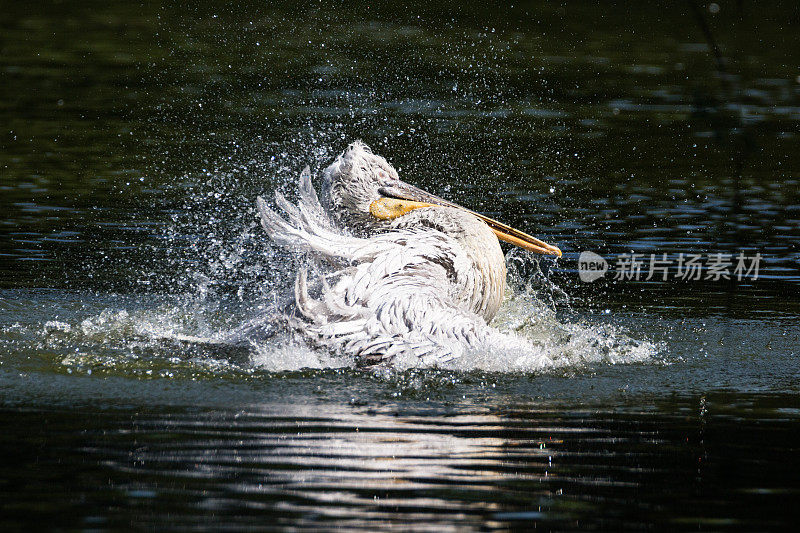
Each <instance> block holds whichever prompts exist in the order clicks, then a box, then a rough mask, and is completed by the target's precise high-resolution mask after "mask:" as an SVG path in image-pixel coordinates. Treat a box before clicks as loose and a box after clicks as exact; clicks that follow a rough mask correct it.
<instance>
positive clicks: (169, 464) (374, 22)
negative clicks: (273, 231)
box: [0, 2, 800, 531]
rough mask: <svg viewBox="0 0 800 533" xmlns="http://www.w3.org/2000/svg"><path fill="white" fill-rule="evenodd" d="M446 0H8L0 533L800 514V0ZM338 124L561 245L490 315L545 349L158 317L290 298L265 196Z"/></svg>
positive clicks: (762, 524)
mask: <svg viewBox="0 0 800 533" xmlns="http://www.w3.org/2000/svg"><path fill="white" fill-rule="evenodd" d="M462 4H463V3H440V4H434V3H430V4H426V5H419V6H415V7H407V6H404V5H403V4H400V3H390V4H385V5H383V6H378V5H372V4H363V3H355V4H350V3H338V4H337V5H336V6H335V7H332V6H324V5H320V4H315V3H310V4H304V5H300V6H295V5H294V4H287V5H284V6H267V5H266V4H265V3H258V2H237V3H235V4H224V3H219V4H215V3H212V2H201V3H197V4H195V5H194V6H192V7H188V8H187V7H186V6H183V5H179V4H177V3H175V4H163V5H158V4H156V3H149V2H148V3H144V4H141V5H116V4H113V5H109V4H108V3H101V2H83V3H81V4H80V5H77V4H74V3H55V4H52V3H41V4H38V3H20V4H9V5H4V7H3V16H2V17H0V35H2V37H0V79H1V80H2V83H0V198H2V200H0V207H2V211H3V214H2V217H0V428H2V431H0V465H2V466H0V501H2V504H0V528H2V529H4V530H6V529H8V530H11V529H32V528H34V527H36V528H41V527H47V528H57V529H103V528H113V529H120V528H129V527H135V528H157V529H165V528H175V529H190V528H191V529H196V528H215V529H222V528H228V529H233V528H245V527H247V528H254V529H282V528H292V527H295V528H318V529H327V528H330V527H332V526H334V525H338V526H340V527H345V528H348V529H364V530H374V529H392V528H394V529H401V528H402V529H409V530H432V531H444V530H473V529H474V530H486V529H528V528H540V529H546V530H550V529H577V528H587V529H592V528H594V529H620V528H631V529H643V528H659V529H667V528H669V529H689V528H691V529H700V530H726V529H748V530H754V529H759V530H763V529H782V528H786V527H787V526H788V525H789V524H795V523H796V519H797V511H796V508H797V505H796V503H797V501H798V497H800V458H798V453H797V449H798V439H797V435H798V434H800V432H799V431H798V430H800V396H798V393H800V365H799V364H798V358H799V357H800V323H798V319H799V318H800V290H799V289H800V130H799V129H798V125H800V70H798V65H800V34H798V32H796V31H795V29H794V28H796V26H797V23H798V21H800V10H798V8H797V7H796V6H795V5H793V4H790V3H785V4H786V5H784V6H779V5H772V6H762V5H759V6H755V5H750V4H747V3H743V2H740V3H734V2H719V3H709V4H696V6H697V8H696V9H692V7H691V6H693V5H694V4H693V3H691V2H689V3H685V4H680V5H679V6H675V5H672V4H670V3H641V4H636V5H632V6H627V7H622V6H613V7H611V6H609V7H601V6H597V5H595V4H594V3H589V2H576V3H569V4H568V5H567V6H561V5H554V3H550V2H534V3H526V4H524V5H517V4H516V3H515V4H514V6H507V5H504V6H502V7H497V6H489V5H484V6H476V7H468V6H465V5H462ZM359 138H360V139H363V140H364V141H365V142H366V143H368V144H369V145H370V146H371V147H372V148H373V150H374V151H376V152H377V153H380V154H382V155H384V156H385V157H387V159H389V161H390V162H392V163H393V164H394V166H395V167H396V168H398V169H399V171H400V174H401V176H402V177H404V178H405V179H406V180H407V181H410V182H412V183H414V184H416V185H419V186H421V187H423V188H426V189H427V190H430V191H431V192H434V193H437V194H439V195H440V196H443V197H446V198H449V199H451V200H455V201H457V202H459V203H460V204H462V205H465V206H468V207H471V208H473V209H475V210H477V211H481V212H483V213H486V214H488V215H490V216H492V217H493V218H497V219H499V220H502V221H504V222H507V223H509V224H512V225H513V226H515V227H519V228H521V229H523V230H524V231H527V232H529V233H532V234H534V235H537V236H539V237H541V238H543V239H544V240H546V241H547V242H550V243H553V244H557V245H558V246H559V247H561V249H562V250H563V251H564V257H563V258H562V259H560V260H559V261H557V262H554V261H552V260H549V259H541V260H539V261H537V260H536V258H533V257H531V256H529V255H527V254H525V253H522V252H519V251H509V255H508V262H509V264H510V265H511V267H512V268H511V275H510V281H511V286H512V291H511V293H510V294H509V298H508V299H507V302H506V303H505V304H504V307H503V308H502V309H501V312H500V315H499V316H498V318H497V319H496V321H495V325H496V326H497V327H499V328H501V329H503V330H506V331H515V332H517V333H519V334H520V335H523V336H524V337H526V338H528V339H529V340H530V341H531V342H532V343H534V344H535V345H536V346H537V350H539V352H538V353H543V354H545V355H546V356H547V357H548V359H549V360H551V361H552V365H548V366H547V367H545V368H541V367H540V366H538V365H534V364H532V363H531V362H530V361H529V358H527V356H526V354H509V353H481V354H470V355H468V356H466V357H465V358H463V359H462V360H460V361H459V362H457V364H455V365H454V366H453V367H452V368H447V369H441V368H419V367H417V368H405V369H400V370H386V369H384V370H380V371H364V370H359V369H356V368H354V367H353V365H352V363H351V362H349V361H347V360H345V359H342V358H339V357H337V356H335V355H334V354H327V353H321V352H318V351H314V350H311V349H309V348H307V347H305V346H303V345H302V343H300V342H298V341H297V340H296V339H292V338H291V336H290V335H289V334H278V335H276V336H275V337H273V338H272V339H271V340H269V341H266V342H263V343H260V344H257V345H253V346H251V347H249V348H244V349H232V348H222V347H215V346H213V345H209V344H190V343H185V342H182V341H180V340H178V339H179V336H180V335H192V336H200V337H211V338H215V337H219V336H222V335H224V334H225V333H226V332H228V331H230V330H232V329H234V328H236V327H237V326H239V325H240V324H242V323H243V322H245V321H247V320H252V319H254V318H257V317H259V316H262V315H264V314H265V313H268V312H269V311H270V310H273V309H274V308H275V306H276V302H278V301H280V300H281V298H283V297H284V296H285V294H286V293H287V291H288V290H290V288H291V286H292V284H293V282H294V271H295V270H296V265H297V263H296V258H293V257H292V256H291V254H287V253H285V252H281V251H279V250H277V249H275V248H273V247H272V246H271V245H270V244H269V243H268V240H267V238H266V236H265V235H264V233H263V231H262V230H261V228H260V227H259V226H258V224H257V220H256V218H255V210H254V200H255V197H256V196H258V195H260V194H267V195H269V194H271V193H272V192H273V191H275V190H280V191H283V192H285V193H287V194H288V195H289V196H290V197H291V196H292V194H293V193H294V186H295V185H294V184H295V180H296V177H297V175H298V174H299V172H300V170H302V168H303V167H304V166H305V165H307V164H308V165H310V166H311V169H312V173H313V175H314V176H319V173H320V170H321V169H322V168H324V167H325V166H326V165H327V164H328V163H329V162H330V161H331V160H332V159H333V158H334V157H335V156H336V155H337V154H338V153H340V152H341V151H342V150H343V149H344V148H345V147H346V146H347V143H348V142H351V141H352V140H354V139H359ZM584 251H592V252H595V253H597V254H599V255H600V256H601V257H602V258H604V259H605V260H607V262H608V265H609V271H608V272H607V273H606V275H605V276H604V277H603V278H601V279H599V280H596V281H594V282H592V283H586V282H582V281H581V280H580V279H579V263H578V258H579V254H580V253H581V252H584ZM632 254H641V255H640V256H635V257H638V258H639V259H640V260H641V261H642V263H643V266H642V267H641V268H642V269H643V270H642V272H641V273H640V274H641V275H640V276H635V275H633V273H632V272H630V271H627V272H626V271H625V270H624V269H625V265H626V264H625V260H626V258H627V259H631V258H632V257H634V256H633V255H632ZM651 254H654V255H655V257H654V259H659V258H660V259H662V260H666V261H667V262H668V263H669V265H668V268H667V270H666V271H655V274H654V275H652V276H650V279H646V278H648V274H649V270H648V266H649V264H650V261H651V257H650V256H651ZM663 254H666V256H665V255H663ZM717 254H723V255H722V256H721V257H723V258H728V259H729V260H730V261H731V265H730V268H729V275H728V277H729V278H730V279H725V278H721V279H714V276H709V273H710V271H709V270H708V265H709V263H710V262H711V261H712V260H713V258H714V257H718V258H719V256H717ZM739 254H742V256H743V257H746V258H753V257H756V254H759V257H760V260H759V270H758V274H757V276H756V275H755V272H754V271H750V273H749V275H744V276H737V275H736V274H735V272H734V269H735V267H736V266H737V257H738V256H739ZM690 255H699V256H700V259H701V261H702V262H703V266H704V270H703V271H702V272H701V275H700V279H680V278H681V271H680V270H679V269H678V261H679V258H684V259H686V258H688V257H689V256H690ZM748 264H750V263H748ZM684 270H685V269H684ZM684 274H685V272H684ZM665 276H666V278H667V279H666V280H664V279H663V278H664V277H665ZM684 277H686V276H684ZM739 277H741V279H738V278H739ZM616 278H619V279H616ZM637 278H638V279H637Z"/></svg>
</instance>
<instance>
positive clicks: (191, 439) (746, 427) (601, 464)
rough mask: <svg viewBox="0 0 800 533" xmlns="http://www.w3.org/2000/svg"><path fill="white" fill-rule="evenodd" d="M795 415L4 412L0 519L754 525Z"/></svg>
mask: <svg viewBox="0 0 800 533" xmlns="http://www.w3.org/2000/svg"><path fill="white" fill-rule="evenodd" d="M798 407H800V406H799V405H798V404H797V402H796V401H790V400H788V399H787V398H786V397H771V396H746V397H741V396H740V397H731V396H729V395H725V394H717V395H712V396H708V397H705V396H704V397H699V398H698V397H693V398H685V399H681V398H677V399H673V400H667V401H664V400H658V401H655V402H649V401H648V402H645V403H644V404H643V405H630V406H627V407H621V408H617V409H611V410H608V409H603V408H590V409H581V408H568V409H564V408H561V407H559V406H557V405H550V406H539V407H535V406H519V405H515V404H513V403H512V404H509V405H508V406H506V407H504V408H476V407H475V406H474V405H469V404H466V405H465V404H456V405H453V406H452V407H450V408H446V407H444V406H442V405H437V404H435V403H434V404H432V403H427V404H425V403H423V404H416V403H413V402H411V403H407V404H405V405H404V406H402V407H389V406H385V407H381V406H378V407H375V408H369V407H358V406H354V405H352V404H351V405H346V404H329V403H322V404H321V403H319V402H314V401H312V402H310V403H301V404H298V403H292V404H269V405H265V406H251V407H248V408H245V409H243V410H240V411H230V410H213V411H198V410H195V409H191V410H173V411H171V412H162V413H158V414H153V413H148V412H147V409H145V410H142V411H136V412H128V411H125V412H113V411H112V412H100V413H93V414H92V416H86V414H84V413H82V412H80V411H61V410H55V411H54V410H46V411H43V410H36V411H23V412H20V411H12V412H10V411H0V419H2V423H3V425H4V427H10V428H13V427H18V426H19V425H20V424H24V425H25V426H27V427H28V429H27V430H26V431H25V432H20V431H16V430H13V431H12V432H11V434H9V433H4V434H3V436H2V437H0V451H1V452H2V454H1V455H2V457H3V461H4V468H3V475H4V478H5V479H4V481H6V483H5V484H4V485H3V486H2V487H1V488H0V494H2V496H3V498H4V500H6V501H7V500H8V499H9V498H12V499H13V500H15V501H21V502H30V503H22V504H18V505H15V506H13V507H10V508H8V507H7V509H8V512H5V513H4V514H3V516H2V517H0V524H2V525H4V526H19V525H22V524H25V525H28V526H31V525H34V524H36V523H47V524H50V525H57V526H59V527H65V528H75V527H78V528H94V527H103V528H107V527H112V528H117V527H131V526H132V527H137V528H138V527H147V528H150V527H156V528H160V527H163V526H164V524H166V523H168V524H171V525H172V526H174V527H180V528H194V527H208V525H209V524H210V523H209V521H208V520H209V517H213V520H214V523H219V524H225V525H226V526H227V527H259V528H273V527H279V526H286V527H316V528H320V527H323V528H324V527H332V526H333V525H334V524H336V525H337V526H341V527H348V528H354V529H360V528H366V529H372V528H374V524H375V523H378V522H379V523H381V524H383V525H384V526H385V527H387V528H389V527H396V528H401V527H402V528H404V529H407V528H411V529H414V530H430V531H441V530H443V529H444V530H449V529H464V528H467V529H485V528H490V529H494V528H508V527H515V528H516V527H525V528H528V527H532V526H534V525H538V526H539V527H545V528H558V529H562V528H575V527H582V528H585V527H589V528H596V527H600V528H604V529H605V528H614V529H617V528H620V527H628V528H640V527H647V526H654V525H655V526H657V527H668V528H670V529H672V528H685V527H699V528H701V529H706V528H710V529H714V530H720V529H733V528H742V527H744V528H747V529H749V528H754V529H763V528H766V527H771V526H772V527H774V526H776V525H779V524H781V523H782V520H783V518H784V517H785V516H786V513H787V511H786V509H785V508H783V506H784V505H785V504H786V503H788V502H790V501H793V500H794V499H796V498H797V496H798V492H799V491H800V485H798V479H800V478H798V474H800V470H798V464H797V461H796V458H794V455H793V453H792V449H793V447H794V440H793V437H792V435H793V434H794V433H795V432H796V429H797V423H798V418H797V417H798V414H799V413H800V410H799V409H798ZM766 419H770V420H773V421H774V422H773V423H772V424H771V425H770V429H769V430H768V431H765V430H763V429H762V428H761V427H760V425H761V423H762V422H763V421H764V420H766ZM76 426H77V427H80V428H81V429H80V430H76V429H75V428H76ZM778 458H779V459H780V462H778V461H776V459H778ZM54 484H58V485H59V486H62V487H64V488H65V489H66V491H65V492H64V493H60V494H58V496H57V497H54V496H55V495H54V494H53V492H52V490H51V489H52V486H53V485H54ZM34 502H35V503H34ZM34 509H35V510H34Z"/></svg>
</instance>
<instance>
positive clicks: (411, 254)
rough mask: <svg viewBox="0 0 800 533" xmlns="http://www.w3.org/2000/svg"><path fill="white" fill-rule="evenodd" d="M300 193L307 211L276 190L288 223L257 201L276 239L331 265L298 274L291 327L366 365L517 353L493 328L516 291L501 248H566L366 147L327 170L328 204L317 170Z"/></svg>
mask: <svg viewBox="0 0 800 533" xmlns="http://www.w3.org/2000/svg"><path fill="white" fill-rule="evenodd" d="M298 193H299V194H298V196H299V202H298V203H297V204H292V203H290V202H289V201H287V200H286V199H285V198H284V197H283V196H282V195H281V194H280V193H276V199H275V203H276V205H277V207H278V208H280V210H282V211H283V213H282V214H280V215H279V214H278V212H277V211H276V210H274V209H272V208H270V207H269V206H268V205H267V203H266V202H265V201H264V199H263V198H262V197H259V198H258V199H257V201H256V202H257V206H258V211H259V214H260V218H261V224H262V226H263V227H264V229H265V230H266V233H267V235H268V236H269V237H270V239H271V240H272V241H273V242H275V243H276V244H278V245H279V246H282V247H284V248H287V249H292V250H298V251H301V252H304V253H305V254H307V255H308V256H310V257H311V258H313V260H315V262H316V263H317V264H318V265H320V266H321V268H322V269H323V273H322V274H321V275H320V276H319V277H318V279H317V280H316V282H315V283H314V284H313V285H312V284H310V283H309V277H308V273H307V270H306V269H305V268H301V269H299V271H298V273H297V275H296V279H295V290H294V293H295V294H294V297H295V308H296V311H295V312H294V313H293V315H292V316H291V317H290V323H291V324H292V326H293V328H294V329H296V330H297V331H299V332H301V335H302V336H303V337H304V338H305V339H306V340H307V341H308V342H310V343H311V344H313V345H315V346H319V347H322V348H325V349H329V350H332V351H334V352H337V353H340V354H343V355H348V356H352V357H353V358H355V360H356V361H357V363H358V364H359V365H362V366H374V365H378V364H385V365H391V364H392V362H393V361H396V360H398V358H405V359H406V360H407V361H408V360H416V361H418V362H420V363H421V364H424V365H429V364H440V365H443V364H446V363H448V362H450V361H453V360H454V359H457V358H459V357H461V356H462V355H463V354H464V353H465V351H467V350H481V349H484V350H491V349H503V348H504V347H508V346H510V345H516V343H518V341H519V339H518V338H515V336H514V335H513V334H508V333H502V332H500V331H499V330H497V329H495V328H493V327H491V326H490V325H489V324H490V323H491V321H492V319H493V318H494V316H495V314H496V313H497V310H498V308H499V307H500V304H501V302H502V299H503V296H504V293H505V287H506V263H505V257H504V255H503V252H502V250H501V248H500V243H499V240H502V241H505V242H509V243H512V244H514V245H517V246H520V247H522V248H524V249H526V250H530V251H532V252H535V253H539V254H545V255H551V256H555V257H561V250H559V249H558V248H557V247H555V246H552V245H550V244H547V243H545V242H542V241H540V240H538V239H536V238H534V237H532V236H530V235H528V234H526V233H523V232H521V231H519V230H516V229H514V228H511V227H509V226H507V225H505V224H502V223H500V222H498V221H496V220H493V219H491V218H489V217H486V216H484V215H481V214H478V213H476V212H474V211H471V210H469V209H467V208H464V207H461V206H459V205H457V204H455V203H452V202H449V201H447V200H444V199H442V198H439V197H438V196H434V195H433V194H430V193H428V192H426V191H424V190H422V189H419V188H417V187H415V186H413V185H410V184H408V183H406V182H404V181H402V180H401V179H400V177H399V176H398V174H397V171H396V170H395V169H394V168H393V167H392V165H390V164H389V163H388V162H387V161H386V159H384V158H383V157H381V156H379V155H377V154H374V153H373V152H372V151H371V150H370V149H369V148H368V147H367V146H366V145H364V144H363V143H362V142H360V141H356V142H354V143H352V144H351V145H349V146H348V147H347V149H346V150H345V151H344V153H342V154H341V155H340V156H339V157H337V159H336V160H335V161H334V162H333V163H332V164H331V165H330V166H328V167H327V168H326V169H325V170H324V172H323V176H322V187H321V191H320V196H321V201H320V196H318V195H317V193H316V191H315V189H314V187H313V185H312V183H311V175H310V172H309V169H308V167H306V169H305V170H304V171H303V172H302V173H301V175H300V180H299V184H298ZM311 293H313V294H314V296H312V295H311Z"/></svg>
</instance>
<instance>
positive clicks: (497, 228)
mask: <svg viewBox="0 0 800 533" xmlns="http://www.w3.org/2000/svg"><path fill="white" fill-rule="evenodd" d="M378 192H380V194H381V198H379V199H378V200H375V201H373V202H372V203H371V204H370V206H369V212H370V213H371V214H372V216H374V217H375V218H377V219H380V220H393V219H395V218H397V217H400V216H403V215H405V214H406V213H409V212H411V211H413V210H414V209H419V208H420V207H433V206H437V205H439V206H446V207H454V208H456V209H461V210H462V211H466V212H467V213H470V214H472V215H474V216H476V217H478V218H479V219H481V220H483V221H484V222H485V223H486V225H487V226H489V227H490V228H491V229H492V231H493V232H494V234H495V235H497V238H498V239H500V240H501V241H505V242H509V243H511V244H515V245H517V246H519V247H520V248H524V249H525V250H530V251H531V252H536V253H537V254H545V255H554V256H556V257H561V250H559V249H558V247H557V246H553V245H552V244H547V243H546V242H543V241H540V240H539V239H537V238H536V237H532V236H530V235H528V234H527V233H524V232H522V231H520V230H518V229H514V228H512V227H511V226H507V225H505V224H503V223H502V222H498V221H496V220H494V219H492V218H489V217H487V216H484V215H481V214H479V213H476V212H475V211H472V210H470V209H467V208H466V207H461V206H460V205H458V204H454V203H452V202H448V201H447V200H444V199H442V198H439V197H438V196H435V195H433V194H431V193H429V192H426V191H423V190H422V189H420V188H418V187H414V186H413V185H409V184H408V183H405V182H402V181H398V182H397V184H396V185H392V186H389V187H381V188H380V189H379V190H378Z"/></svg>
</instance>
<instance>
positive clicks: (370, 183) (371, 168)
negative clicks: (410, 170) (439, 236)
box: [322, 141, 561, 257]
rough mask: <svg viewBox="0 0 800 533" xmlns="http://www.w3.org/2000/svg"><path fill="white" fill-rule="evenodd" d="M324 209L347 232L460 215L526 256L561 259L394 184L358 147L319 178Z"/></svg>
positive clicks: (532, 241)
mask: <svg viewBox="0 0 800 533" xmlns="http://www.w3.org/2000/svg"><path fill="white" fill-rule="evenodd" d="M322 199H323V202H324V203H325V204H326V205H325V207H326V208H327V209H328V211H329V212H330V213H331V214H332V215H333V216H334V218H336V219H337V221H339V222H341V223H343V224H345V225H347V226H348V227H349V228H350V229H352V230H354V231H356V232H357V233H359V232H361V231H360V230H369V229H380V228H381V227H387V226H388V224H387V223H388V222H390V221H393V220H396V219H399V218H401V217H404V216H405V215H407V214H409V213H411V212H412V211H414V210H415V209H419V208H424V207H431V208H435V207H451V208H456V209H460V210H462V211H465V212H467V213H470V214H471V215H473V216H475V217H477V218H478V219H480V220H482V221H483V222H485V223H486V224H487V225H488V226H489V227H490V228H491V229H492V231H493V232H494V233H495V235H496V236H497V237H498V238H499V239H500V240H502V241H505V242H509V243H511V244H515V245H517V246H520V247H522V248H524V249H526V250H530V251H532V252H536V253H540V254H545V255H555V256H557V257H561V250H559V249H558V248H557V247H555V246H552V245H550V244H547V243H545V242H542V241H540V240H539V239H537V238H535V237H532V236H530V235H528V234H527V233H523V232H521V231H519V230H517V229H514V228H512V227H510V226H507V225H505V224H503V223H501V222H498V221H496V220H493V219H491V218H489V217H486V216H484V215H481V214H478V213H476V212H474V211H471V210H469V209H466V208H464V207H461V206H460V205H457V204H455V203H453V202H449V201H447V200H444V199H442V198H439V197H438V196H435V195H433V194H431V193H429V192H426V191H423V190H422V189H420V188H418V187H415V186H413V185H410V184H408V183H406V182H404V181H402V180H401V179H400V177H399V176H398V175H397V171H396V170H395V169H394V167H392V165H390V164H389V162H388V161H386V159H384V158H383V157H381V156H379V155H376V154H373V153H372V151H371V150H370V149H369V147H367V146H366V145H365V144H364V143H362V142H361V141H356V142H354V143H352V144H351V145H350V146H348V147H347V150H345V151H344V153H343V154H342V155H340V156H339V157H338V158H336V161H334V162H333V163H332V164H331V165H330V166H329V167H328V168H326V169H325V171H324V173H323V181H322Z"/></svg>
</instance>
